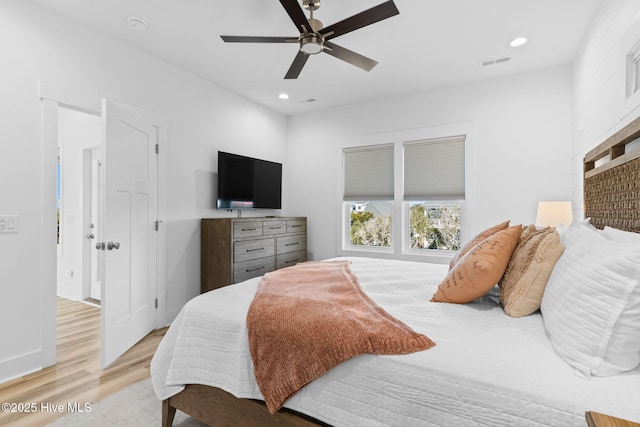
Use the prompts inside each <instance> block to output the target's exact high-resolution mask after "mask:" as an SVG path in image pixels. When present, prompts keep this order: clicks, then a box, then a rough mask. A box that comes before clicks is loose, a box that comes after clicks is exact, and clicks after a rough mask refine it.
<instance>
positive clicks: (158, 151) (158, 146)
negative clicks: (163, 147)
mask: <svg viewBox="0 0 640 427" xmlns="http://www.w3.org/2000/svg"><path fill="white" fill-rule="evenodd" d="M159 153H160V144H156V154H159Z"/></svg>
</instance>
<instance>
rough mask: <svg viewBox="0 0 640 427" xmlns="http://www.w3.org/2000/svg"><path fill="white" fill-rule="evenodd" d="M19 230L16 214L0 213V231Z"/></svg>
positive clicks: (18, 218)
mask: <svg viewBox="0 0 640 427" xmlns="http://www.w3.org/2000/svg"><path fill="white" fill-rule="evenodd" d="M19 231H20V217H19V216H18V215H0V233H17V232H19Z"/></svg>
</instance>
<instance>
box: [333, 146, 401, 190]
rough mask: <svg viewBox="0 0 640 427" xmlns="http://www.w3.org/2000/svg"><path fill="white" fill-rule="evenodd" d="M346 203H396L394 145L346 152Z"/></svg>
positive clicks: (344, 152)
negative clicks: (394, 200)
mask: <svg viewBox="0 0 640 427" xmlns="http://www.w3.org/2000/svg"><path fill="white" fill-rule="evenodd" d="M343 159H344V200H345V201H367V200H393V144H384V145H372V146H367V147H356V148H345V149H344V151H343Z"/></svg>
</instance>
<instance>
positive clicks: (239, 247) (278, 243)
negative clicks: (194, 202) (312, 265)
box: [200, 217, 307, 293]
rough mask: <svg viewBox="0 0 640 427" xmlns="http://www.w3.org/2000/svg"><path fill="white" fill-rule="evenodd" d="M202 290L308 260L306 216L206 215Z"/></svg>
mask: <svg viewBox="0 0 640 427" xmlns="http://www.w3.org/2000/svg"><path fill="white" fill-rule="evenodd" d="M200 239H201V241H200V245H201V246H200V247H201V252H200V263H201V264H200V272H201V279H200V290H201V292H203V293H204V292H207V291H210V290H212V289H216V288H220V287H222V286H227V285H230V284H232V283H237V282H241V281H243V280H247V279H250V278H252V277H257V276H262V275H263V274H265V273H268V272H269V271H273V270H275V269H277V268H284V267H288V266H290V265H295V264H296V263H298V262H302V261H306V260H307V218H305V217H288V218H287V217H275V218H203V219H202V224H201V234H200Z"/></svg>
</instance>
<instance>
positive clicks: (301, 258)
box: [276, 251, 307, 268]
mask: <svg viewBox="0 0 640 427" xmlns="http://www.w3.org/2000/svg"><path fill="white" fill-rule="evenodd" d="M306 260H307V251H297V252H289V253H288V254H280V255H277V257H276V267H277V268H285V267H291V266H292V265H296V264H298V263H300V262H305V261H306Z"/></svg>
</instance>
